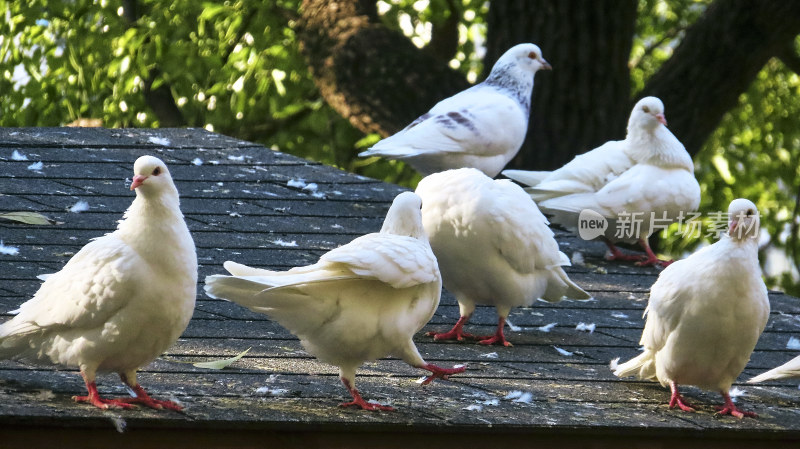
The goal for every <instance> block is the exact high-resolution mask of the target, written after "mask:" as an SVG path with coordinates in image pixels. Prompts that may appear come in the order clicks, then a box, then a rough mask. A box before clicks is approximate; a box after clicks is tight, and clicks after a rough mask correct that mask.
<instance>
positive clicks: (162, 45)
mask: <svg viewBox="0 0 800 449" xmlns="http://www.w3.org/2000/svg"><path fill="white" fill-rule="evenodd" d="M300 2H301V0H273V1H269V2H261V1H255V0H228V1H224V2H211V1H208V2H198V1H193V0H175V1H172V2H159V1H155V0H138V1H129V2H122V1H121V0H95V1H90V0H69V1H66V0H30V1H27V2H18V1H8V0H0V10H2V11H7V12H6V13H5V14H4V15H2V16H0V61H2V62H0V89H2V91H3V92H4V101H3V102H1V103H0V126H59V125H63V124H66V123H69V122H72V121H73V120H75V119H78V118H101V119H102V120H103V122H104V125H105V126H108V127H126V126H133V127H155V126H160V125H161V121H162V120H163V119H164V118H165V117H168V112H164V111H163V110H157V109H154V107H153V106H152V105H150V104H148V102H147V100H146V98H145V95H143V94H144V92H145V90H146V89H147V88H148V86H150V85H151V88H152V89H153V90H155V89H158V88H160V87H161V88H168V89H169V92H170V93H171V94H172V97H173V98H174V100H175V103H176V105H177V109H178V110H179V111H180V115H181V117H180V118H181V119H182V120H183V121H184V122H185V123H186V124H187V125H188V126H194V127H204V128H207V129H210V130H214V131H216V132H220V133H223V134H227V135H232V136H236V137H239V138H242V139H246V140H252V141H257V142H259V143H262V144H264V145H265V146H267V147H270V148H273V149H277V150H281V151H286V152H289V153H292V154H296V155H299V156H302V157H306V158H310V159H314V160H318V161H321V162H323V163H326V164H330V165H335V166H338V167H341V168H343V169H346V170H350V171H354V172H357V173H360V174H364V175H367V176H371V177H377V178H382V179H385V180H387V181H389V182H396V183H397V182H399V183H403V184H405V185H413V184H415V183H416V181H417V180H418V175H416V174H413V172H412V171H410V170H409V169H408V168H407V167H405V166H404V164H402V163H397V162H388V163H381V164H373V163H371V161H369V160H367V161H364V160H359V159H357V158H356V157H355V154H356V153H358V152H359V151H361V150H363V149H364V148H366V147H368V146H369V145H371V144H372V143H374V142H376V141H377V139H378V136H375V135H371V136H364V135H363V134H361V133H360V132H358V131H356V130H355V129H354V128H353V127H352V126H351V125H350V124H349V123H348V121H347V120H346V119H344V118H342V117H340V116H339V115H338V114H337V113H336V112H334V111H333V110H332V109H331V108H330V107H328V106H327V104H326V103H325V102H324V101H323V100H322V99H321V97H320V94H319V92H318V91H317V89H316V87H315V85H314V82H313V79H312V77H311V74H310V73H309V71H308V68H307V65H306V63H305V61H304V58H303V56H302V55H301V53H300V49H299V44H298V41H297V39H296V37H295V23H296V21H297V20H298V17H299V7H300ZM710 3H711V0H640V6H639V19H638V21H637V30H636V35H635V36H634V43H633V44H634V45H633V50H632V52H631V64H630V65H631V80H632V86H633V92H632V94H635V93H636V92H638V91H639V90H641V89H642V88H643V86H644V85H645V83H646V82H647V80H648V79H649V77H650V76H651V75H652V74H653V73H655V72H656V71H657V70H658V68H659V67H660V66H661V64H662V63H663V62H664V61H666V60H667V59H668V58H669V57H670V56H671V54H672V49H673V48H675V47H676V46H677V45H678V44H679V43H680V40H681V38H682V36H683V34H684V31H685V30H686V29H687V27H689V26H690V25H691V24H692V23H693V22H694V21H695V20H696V19H697V18H698V17H699V16H700V15H701V14H702V13H703V11H704V10H705V8H706V7H707V6H708V5H709V4H710ZM131 4H133V5H135V6H136V7H135V11H133V10H125V9H124V7H123V5H131ZM377 8H378V11H379V13H380V14H381V18H382V20H383V22H384V23H385V24H386V25H387V26H389V27H391V28H393V29H396V30H399V31H401V32H403V33H404V34H405V35H406V36H408V37H409V38H410V39H412V41H413V42H414V43H415V44H416V45H417V46H420V47H422V46H425V45H427V43H428V42H429V41H430V39H431V33H432V30H434V29H435V28H437V27H439V26H442V25H443V24H444V23H445V22H446V20H447V19H448V18H449V17H450V16H451V15H452V14H458V16H459V26H458V27H459V47H458V50H457V52H456V54H455V55H454V58H453V59H452V60H451V62H450V64H451V66H452V67H454V68H457V69H458V70H460V71H462V72H463V73H464V74H465V75H466V76H467V77H468V78H469V79H470V80H473V81H474V80H476V79H477V78H478V77H479V75H480V74H481V72H482V63H481V59H482V56H483V55H482V46H483V45H482V43H483V41H484V39H485V33H486V24H485V21H484V18H485V16H486V12H487V10H488V2H487V1H485V0H380V1H377ZM133 14H135V17H133V16H132V15H133ZM798 94H800V78H799V77H798V75H797V74H795V73H793V72H791V71H790V70H788V69H787V68H786V67H784V66H783V65H782V64H781V63H780V62H778V61H776V60H773V61H771V62H770V63H769V64H767V66H765V67H764V68H763V70H762V71H761V73H759V76H758V78H757V79H756V81H755V82H754V83H753V85H752V86H751V87H750V89H749V90H748V91H747V92H746V93H745V94H743V95H742V97H741V100H740V104H739V106H738V107H737V108H736V109H734V110H732V111H730V113H729V114H727V115H726V117H725V118H724V120H723V122H722V123H721V125H720V127H719V129H718V130H717V131H716V133H715V134H714V135H713V136H712V137H711V138H710V139H709V141H708V142H707V144H706V146H705V148H704V149H703V150H702V151H701V153H700V154H699V155H698V156H697V157H696V158H695V159H696V160H695V165H696V168H697V170H696V173H697V176H698V179H699V180H700V182H701V187H702V192H703V201H702V204H701V210H702V211H703V212H704V215H705V216H706V217H708V214H709V213H710V212H711V211H725V210H726V209H727V205H728V203H729V202H730V200H731V199H733V198H735V197H747V198H750V199H751V200H753V201H755V202H756V203H757V205H758V206H759V208H760V210H761V211H762V214H763V218H762V224H763V227H764V229H765V231H766V233H765V234H768V236H769V244H768V246H767V249H766V252H765V254H764V255H765V256H770V254H773V253H774V251H779V252H785V253H786V254H787V255H788V257H789V261H790V262H791V264H790V265H791V266H789V267H782V268H778V269H775V270H774V271H771V270H770V267H769V266H768V267H767V269H768V270H767V271H768V272H769V273H770V279H769V281H770V282H771V284H772V285H776V286H777V285H779V286H782V287H783V288H784V289H786V290H787V291H789V292H792V293H794V294H800V287H798V285H797V282H798V280H797V278H796V277H795V278H792V270H794V275H795V276H796V273H797V272H796V270H797V268H796V267H797V266H800V243H798V241H797V239H798V237H797V236H798V229H797V223H800V219H798V207H797V201H796V200H797V198H798V193H799V191H800V176H798V175H800V173H798V170H799V169H798V166H800V129H799V128H798V127H797V126H796V117H798V116H800V101H799V100H798ZM165 114H166V115H165ZM709 224H710V222H709V220H708V219H707V218H706V220H705V225H706V226H708V225H709ZM676 231H677V230H676V228H675V227H673V228H672V231H671V232H670V233H669V234H670V237H668V238H667V239H665V241H664V242H663V245H662V250H663V251H665V252H666V253H669V254H672V255H673V256H680V255H682V254H683V253H685V252H686V251H690V250H692V249H694V248H695V247H696V246H697V245H698V244H701V243H703V242H704V241H708V239H686V238H682V237H681V236H680V235H678V234H677V232H676ZM770 257H771V256H770ZM770 257H766V259H768V265H769V264H771V263H772V259H770ZM762 259H763V258H762ZM773 272H774V273H775V274H772V273H773Z"/></svg>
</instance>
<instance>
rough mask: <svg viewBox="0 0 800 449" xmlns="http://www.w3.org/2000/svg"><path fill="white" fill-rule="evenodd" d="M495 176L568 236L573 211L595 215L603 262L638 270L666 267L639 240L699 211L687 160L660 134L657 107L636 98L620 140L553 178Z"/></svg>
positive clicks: (519, 173) (512, 173)
mask: <svg viewBox="0 0 800 449" xmlns="http://www.w3.org/2000/svg"><path fill="white" fill-rule="evenodd" d="M503 174H504V175H505V176H507V177H509V178H511V179H513V180H515V181H517V182H520V183H522V184H525V185H528V186H530V187H528V188H526V191H527V192H528V193H529V194H530V195H531V197H532V198H533V199H534V200H535V201H536V204H538V205H539V208H540V209H541V210H542V212H544V213H545V214H546V215H548V216H550V219H551V220H552V221H553V222H554V223H557V224H559V225H562V226H564V227H566V228H567V229H570V230H572V231H573V232H575V231H577V229H578V224H579V223H578V220H579V218H580V217H581V212H583V211H593V213H594V214H599V215H600V216H602V218H604V219H605V220H606V223H607V225H608V226H607V227H606V228H605V232H604V233H603V234H602V235H601V237H602V238H603V240H604V241H605V242H606V244H607V245H608V247H609V249H610V251H611V256H610V257H609V259H612V260H613V259H621V260H636V261H637V262H638V264H639V265H655V264H660V265H667V264H668V263H667V262H663V261H660V260H659V259H658V258H657V257H656V255H655V254H654V253H653V251H652V249H651V248H650V245H649V243H648V241H647V237H648V236H649V235H650V234H652V233H654V232H655V231H657V230H658V229H659V228H660V227H666V226H667V225H669V224H670V223H672V222H674V221H676V220H678V219H680V218H681V217H682V218H684V219H686V218H689V217H690V213H691V212H694V211H695V210H697V207H698V206H699V205H700V185H699V184H698V183H697V180H696V179H695V178H694V165H693V164H692V158H691V157H690V156H689V153H687V152H686V149H685V148H684V147H683V144H681V143H680V141H678V139H677V138H675V136H674V135H673V134H672V133H671V132H670V131H669V130H668V129H667V127H666V119H665V118H664V105H663V103H662V102H661V100H659V99H658V98H655V97H645V98H642V99H641V100H639V101H638V102H637V103H636V105H635V106H634V107H633V110H632V111H631V115H630V119H629V120H628V134H627V136H626V137H625V140H620V141H611V142H607V143H605V144H603V145H602V146H600V147H598V148H595V149H594V150H591V151H589V152H587V153H584V154H582V155H578V156H576V157H575V159H573V160H572V161H570V162H569V163H568V164H566V165H565V166H563V167H561V168H560V169H558V170H555V171H553V172H531V171H524V170H505V171H503ZM584 213H585V212H584ZM620 241H621V242H637V241H638V242H639V244H640V245H641V246H642V248H643V249H644V250H645V253H646V256H645V257H641V256H638V255H637V256H629V255H625V254H623V253H622V252H621V251H620V250H619V249H618V248H617V247H616V246H615V245H614V242H620Z"/></svg>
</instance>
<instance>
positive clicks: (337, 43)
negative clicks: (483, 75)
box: [298, 0, 469, 136]
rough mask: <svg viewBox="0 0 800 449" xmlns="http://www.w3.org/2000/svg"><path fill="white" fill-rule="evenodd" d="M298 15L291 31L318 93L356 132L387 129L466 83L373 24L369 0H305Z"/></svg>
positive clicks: (394, 128)
mask: <svg viewBox="0 0 800 449" xmlns="http://www.w3.org/2000/svg"><path fill="white" fill-rule="evenodd" d="M301 15H302V19H301V21H300V23H299V24H298V25H299V26H298V31H299V33H298V37H299V39H300V42H301V44H302V50H303V52H304V53H305V55H306V58H307V59H308V62H309V65H310V66H311V70H312V72H313V75H314V79H315V81H316V84H317V86H318V87H319V89H320V92H321V93H322V96H323V97H324V98H325V101H327V102H328V104H330V105H331V106H332V107H333V108H334V109H335V110H336V111H337V112H339V113H340V114H341V115H342V116H344V117H346V118H348V119H349V120H350V123H352V124H353V126H355V127H356V128H358V129H359V130H361V131H363V132H377V133H379V134H381V135H382V136H388V135H391V134H394V133H395V132H397V131H399V130H401V129H402V128H403V127H405V126H406V125H407V124H409V123H411V121H413V120H414V119H415V118H417V117H418V116H420V115H422V114H424V113H425V112H426V111H427V110H428V109H430V108H431V107H432V106H433V105H434V104H435V103H436V102H437V101H439V100H441V99H443V98H446V97H448V96H451V95H453V94H455V93H457V92H459V91H461V90H463V89H465V88H467V87H468V86H469V83H468V82H467V80H466V78H465V77H464V76H463V75H461V74H460V73H458V72H456V71H454V70H452V69H451V68H450V67H449V66H448V65H447V63H446V62H444V61H441V60H440V59H438V58H437V57H435V56H434V55H432V54H430V53H429V52H423V51H420V50H419V49H418V48H417V47H415V46H414V45H413V44H412V43H411V41H410V40H409V39H407V38H406V37H405V36H403V35H402V34H400V33H397V32H395V31H392V30H390V29H387V28H386V27H384V26H383V25H382V24H380V22H379V21H378V18H377V13H376V11H375V2H374V1H372V2H369V1H364V0H362V1H356V0H304V1H303V5H302V10H301Z"/></svg>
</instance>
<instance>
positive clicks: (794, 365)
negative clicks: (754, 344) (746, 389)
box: [747, 357, 800, 384]
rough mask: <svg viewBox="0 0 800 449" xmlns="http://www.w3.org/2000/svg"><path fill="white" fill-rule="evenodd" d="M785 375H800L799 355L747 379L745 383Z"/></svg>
mask: <svg viewBox="0 0 800 449" xmlns="http://www.w3.org/2000/svg"><path fill="white" fill-rule="evenodd" d="M787 377H800V357H796V358H794V359H792V360H790V361H789V362H787V363H785V364H783V365H781V366H779V367H777V368H773V369H771V370H769V371H766V372H763V373H761V374H759V375H758V376H755V377H753V378H752V379H750V380H748V381H747V383H749V384H755V383H759V382H765V381H768V380H778V379H785V378H787Z"/></svg>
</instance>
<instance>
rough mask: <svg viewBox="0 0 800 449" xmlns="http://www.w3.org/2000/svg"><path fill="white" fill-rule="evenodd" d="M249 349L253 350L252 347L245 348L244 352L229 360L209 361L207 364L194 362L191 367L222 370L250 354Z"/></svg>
mask: <svg viewBox="0 0 800 449" xmlns="http://www.w3.org/2000/svg"><path fill="white" fill-rule="evenodd" d="M251 349H253V348H252V347H250V348H247V349H245V350H244V351H242V352H240V353H239V354H237V355H236V356H235V357H231V358H229V359H222V360H211V361H208V362H194V363H192V365H193V366H196V367H198V368H208V369H223V368H225V367H227V366H229V365H230V364H232V363H233V362H235V361H237V360H239V359H241V358H242V357H244V355H245V354H247V353H248V352H250V350H251Z"/></svg>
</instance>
